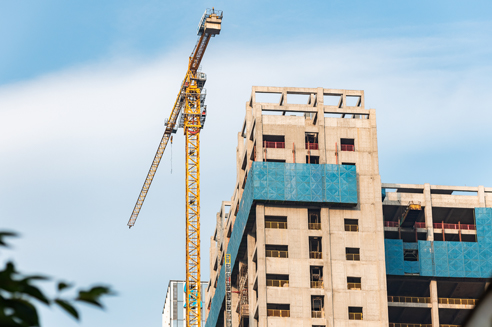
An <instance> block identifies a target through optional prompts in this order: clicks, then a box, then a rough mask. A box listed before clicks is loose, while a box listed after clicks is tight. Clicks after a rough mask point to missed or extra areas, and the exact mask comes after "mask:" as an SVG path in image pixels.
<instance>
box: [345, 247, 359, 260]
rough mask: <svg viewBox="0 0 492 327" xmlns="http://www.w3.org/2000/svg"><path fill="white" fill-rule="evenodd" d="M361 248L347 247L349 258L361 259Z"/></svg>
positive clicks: (346, 251)
mask: <svg viewBox="0 0 492 327" xmlns="http://www.w3.org/2000/svg"><path fill="white" fill-rule="evenodd" d="M359 252H360V250H359V248H345V255H346V256H347V260H351V261H359V260H360V253H359Z"/></svg>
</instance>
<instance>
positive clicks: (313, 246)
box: [309, 237, 322, 259]
mask: <svg viewBox="0 0 492 327" xmlns="http://www.w3.org/2000/svg"><path fill="white" fill-rule="evenodd" d="M309 258H310V259H322V251H321V237H310V238H309Z"/></svg>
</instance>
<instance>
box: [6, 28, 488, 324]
mask: <svg viewBox="0 0 492 327" xmlns="http://www.w3.org/2000/svg"><path fill="white" fill-rule="evenodd" d="M470 42H471V43H470ZM470 48H472V49H474V50H472V51H471V50H470ZM477 49H481V50H477ZM179 52H182V49H181V48H180V49H179ZM483 53H490V46H489V45H487V44H484V43H483V42H482V41H480V40H479V39H475V40H473V38H472V41H470V39H467V40H461V41H460V40H459V41H458V42H457V41H456V40H454V39H452V38H449V37H444V36H443V37H432V38H430V37H429V38H393V39H373V40H365V41H352V42H346V43H334V42H331V43H330V42H326V43H321V44H320V43H318V42H312V40H310V41H306V42H304V43H302V42H301V43H299V44H298V45H297V46H293V45H292V43H278V44H274V45H271V46H268V45H265V46H257V47H246V48H245V47H244V46H241V45H240V44H239V43H237V44H234V45H231V44H222V43H221V40H220V38H217V39H214V40H212V43H211V45H210V48H209V50H208V51H207V54H206V57H205V59H204V62H203V67H204V71H205V72H206V73H208V76H209V80H208V82H207V85H206V87H207V89H208V90H209V92H208V95H207V97H208V98H207V104H208V113H209V115H208V119H207V122H206V126H205V129H204V131H203V134H202V164H203V165H202V246H203V249H202V255H203V260H204V263H205V264H204V265H203V276H204V279H206V278H207V277H208V268H207V267H208V265H207V264H206V263H208V247H209V239H208V237H209V236H210V235H211V234H212V231H213V229H214V227H215V212H216V211H217V210H218V209H219V207H220V201H222V200H227V199H229V197H230V195H231V194H232V191H233V187H234V182H235V169H236V168H235V163H236V160H235V147H236V143H237V132H238V131H239V129H240V127H241V123H242V121H243V118H244V112H245V110H244V105H245V102H246V101H247V100H248V99H249V95H250V92H251V86H252V85H275V86H299V87H301V86H304V87H319V86H322V87H327V88H347V89H363V90H365V95H366V106H367V107H371V108H376V109H377V115H378V129H379V135H378V138H379V154H380V169H381V174H382V176H383V181H384V180H385V179H384V178H388V180H386V181H388V182H399V181H401V182H419V183H420V182H430V183H446V184H466V183H467V180H469V181H470V182H469V185H470V184H471V185H476V184H477V183H480V184H485V185H488V186H490V185H492V178H491V177H489V176H484V175H483V174H480V173H479V172H480V169H481V168H483V169H485V162H490V159H492V158H491V155H490V151H488V152H487V151H484V149H486V148H487V147H488V146H489V145H488V144H487V142H488V140H490V138H491V136H492V132H491V131H490V129H489V124H490V122H491V121H492V113H491V112H492V111H491V110H490V109H491V108H490V101H489V100H488V93H489V92H488V90H489V89H490V88H491V87H492V85H491V84H492V82H491V80H490V78H489V76H490V73H491V70H492V69H491V62H490V60H489V59H487V58H485V57H484V56H483ZM478 62H480V64H477V63H478ZM186 64H187V58H182V57H179V56H176V55H167V56H162V57H159V58H155V59H153V60H143V59H134V58H133V59H132V58H124V59H122V58H117V59H112V60H106V61H104V62H102V63H98V64H94V65H88V66H84V67H77V68H73V69H68V70H65V71H62V72H57V73H53V74H50V75H47V76H44V77H40V78H38V79H35V80H31V81H27V82H23V83H17V84H13V85H6V86H2V87H0V157H1V158H2V160H1V161H0V169H1V171H2V174H1V180H2V188H1V198H2V204H1V205H2V208H3V209H2V210H3V214H2V215H3V217H5V218H2V221H3V223H4V225H5V226H9V227H12V228H14V229H20V230H22V231H24V232H25V235H26V241H31V242H32V243H30V244H29V245H26V246H25V251H24V252H22V255H21V260H22V261H23V263H25V264H27V265H32V266H33V267H36V269H41V270H42V269H43V267H44V268H46V269H47V270H48V271H60V274H62V275H63V274H64V273H66V274H67V275H69V276H74V278H77V276H79V277H80V279H81V280H83V281H84V280H85V279H86V278H87V280H90V279H91V278H97V279H100V280H109V281H111V282H112V283H113V284H114V285H115V286H116V288H117V289H118V290H119V291H120V292H121V294H122V296H123V297H124V301H123V300H115V302H112V303H117V305H118V310H116V306H115V305H114V306H110V310H112V309H114V310H115V311H118V312H119V314H118V315H119V317H118V318H117V319H115V317H114V316H111V317H112V320H111V324H115V322H117V321H120V322H124V321H131V319H130V318H129V315H130V312H134V310H133V309H134V308H131V306H130V305H129V304H125V301H128V298H130V297H131V298H141V297H145V296H146V295H147V293H149V289H151V292H152V295H151V296H152V297H154V299H157V303H158V304H159V306H160V305H161V302H162V301H160V300H159V299H162V298H163V296H164V292H165V291H164V289H165V285H166V284H167V281H168V280H169V279H179V278H182V277H183V276H184V171H183V165H184V153H183V137H182V135H181V133H180V132H178V133H177V134H176V136H175V142H174V145H173V149H172V151H173V157H174V158H173V174H172V175H171V174H170V168H171V167H170V160H171V158H170V156H171V149H170V148H169V149H168V150H166V155H165V157H164V159H163V163H162V166H161V167H160V170H159V173H158V175H157V177H156V179H155V181H154V185H153V187H152V189H151V192H150V193H149V197H148V199H147V201H146V204H145V206H144V209H143V210H142V214H141V217H140V218H139V221H138V222H137V226H136V227H135V228H134V229H133V230H132V231H131V233H128V232H127V231H126V230H125V229H124V227H125V223H126V219H127V218H128V216H129V214H130V212H131V209H132V208H133V203H134V201H135V200H136V196H137V195H138V192H139V190H140V187H141V184H142V182H143V180H144V178H145V174H146V173H147V169H148V167H149V166H150V163H151V160H152V158H153V155H154V153H155V150H156V148H157V145H158V142H159V140H160V137H161V135H162V132H163V121H164V118H166V117H167V116H168V115H169V113H170V109H171V106H172V104H173V103H174V100H175V97H176V93H177V91H178V87H179V83H180V81H181V79H182V78H183V77H184V72H185V68H186ZM465 148H466V149H468V150H470V149H471V151H468V150H467V152H466V156H467V160H469V161H463V160H462V159H463V158H462V157H463V152H461V151H460V149H465ZM482 162H483V163H484V164H483V165H482ZM443 165H445V167H446V169H443V168H442V167H443ZM464 170H466V174H465V173H464ZM463 175H466V176H465V177H463ZM40 232H41V233H40ZM61 236H63V241H62V244H63V246H60V237H61ZM52 239H53V240H56V241H50V240H52ZM46 253H50V256H51V257H52V258H53V259H49V258H48V259H47V258H46ZM69 257H70V258H78V259H79V261H80V262H76V263H73V264H72V265H71V266H66V265H65V263H64V261H63V258H69ZM36 265H37V266H36ZM87 266H92V267H98V268H97V270H94V271H87V269H85V270H84V267H87ZM80 271H84V272H83V273H81V272H80ZM96 276H97V277H96ZM135 279H138V282H139V283H144V284H148V288H147V290H145V292H144V290H141V289H136V288H135V287H133V286H131V285H132V282H134V281H135ZM152 285H159V286H158V287H152ZM144 293H145V294H144ZM123 309H125V310H123ZM137 309H138V310H141V311H139V312H140V313H141V314H144V313H145V314H149V311H148V310H149V308H145V307H144V306H140V307H138V308H137ZM154 309H155V308H154ZM125 312H127V313H125ZM89 317H92V316H89ZM49 319H55V318H49ZM91 319H92V318H89V319H88V320H87V321H86V323H87V324H91V325H92V326H97V325H100V326H102V325H103V324H105V325H107V323H108V321H109V320H107V321H105V320H101V317H100V316H98V318H97V319H95V318H94V319H93V320H91ZM108 319H109V318H108ZM139 319H140V317H139ZM96 320H97V322H96ZM139 321H140V320H139ZM136 324H138V323H136Z"/></svg>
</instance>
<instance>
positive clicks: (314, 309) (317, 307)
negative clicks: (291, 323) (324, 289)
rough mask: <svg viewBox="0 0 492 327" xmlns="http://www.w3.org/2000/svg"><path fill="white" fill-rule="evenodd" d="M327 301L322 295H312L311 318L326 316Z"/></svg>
mask: <svg viewBox="0 0 492 327" xmlns="http://www.w3.org/2000/svg"><path fill="white" fill-rule="evenodd" d="M324 306H325V301H324V298H323V297H322V296H319V295H312V296H311V318H324V315H325V312H324Z"/></svg>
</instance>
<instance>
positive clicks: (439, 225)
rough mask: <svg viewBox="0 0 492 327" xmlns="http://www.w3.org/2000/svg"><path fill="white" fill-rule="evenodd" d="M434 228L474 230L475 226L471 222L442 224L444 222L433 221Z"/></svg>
mask: <svg viewBox="0 0 492 327" xmlns="http://www.w3.org/2000/svg"><path fill="white" fill-rule="evenodd" d="M433 226H434V228H439V229H442V228H444V229H464V230H476V229H477V226H476V225H472V224H444V223H434V224H433Z"/></svg>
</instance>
